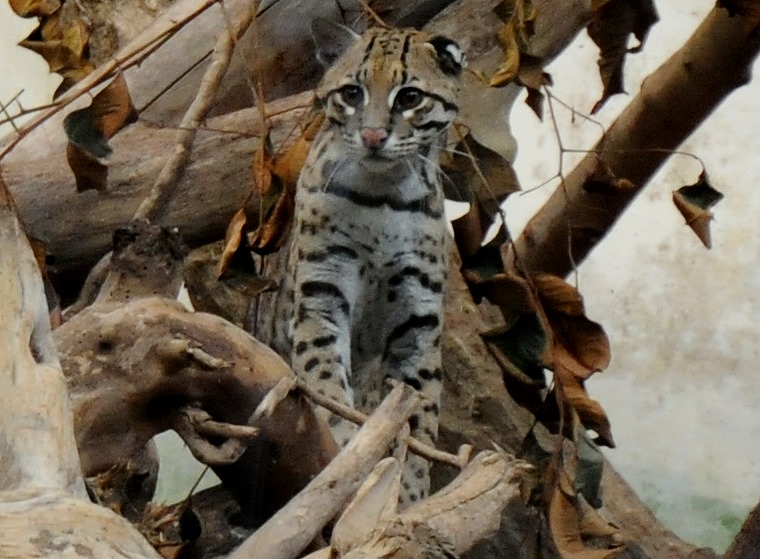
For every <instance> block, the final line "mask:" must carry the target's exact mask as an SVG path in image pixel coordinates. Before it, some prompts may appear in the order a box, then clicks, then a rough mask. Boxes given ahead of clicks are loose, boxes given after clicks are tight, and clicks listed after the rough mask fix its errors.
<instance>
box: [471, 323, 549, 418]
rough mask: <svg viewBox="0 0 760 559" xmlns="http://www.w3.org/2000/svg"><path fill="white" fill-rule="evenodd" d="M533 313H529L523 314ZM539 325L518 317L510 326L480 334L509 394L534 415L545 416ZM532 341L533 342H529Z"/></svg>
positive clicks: (541, 338) (542, 343) (542, 344)
mask: <svg viewBox="0 0 760 559" xmlns="http://www.w3.org/2000/svg"><path fill="white" fill-rule="evenodd" d="M526 316H532V315H526ZM542 334H543V331H542V330H541V329H540V327H538V328H536V323H533V328H531V325H530V323H529V321H528V324H524V323H521V322H520V321H519V320H518V322H516V323H515V324H513V325H512V327H511V328H509V329H507V328H499V329H494V330H491V331H489V332H486V333H484V334H483V341H484V342H485V344H486V347H488V350H489V351H490V352H491V355H492V356H493V357H494V359H495V360H496V362H497V363H498V364H499V366H500V367H501V371H502V380H503V381H504V387H505V388H506V389H507V392H508V393H509V395H510V397H511V398H512V399H513V400H514V401H515V402H516V403H517V404H518V405H519V406H520V407H522V408H524V409H526V410H528V411H529V412H531V413H532V414H534V415H535V416H537V417H540V416H543V415H544V407H545V397H546V395H545V390H546V383H545V381H544V375H543V367H541V366H536V365H535V364H536V363H539V362H540V361H541V359H542V357H543V353H544V350H545V348H546V338H545V336H542ZM531 342H532V343H531Z"/></svg>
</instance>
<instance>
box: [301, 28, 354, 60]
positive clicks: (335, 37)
mask: <svg viewBox="0 0 760 559" xmlns="http://www.w3.org/2000/svg"><path fill="white" fill-rule="evenodd" d="M311 34H312V35H313V36H314V42H315V43H316V45H317V60H319V61H320V62H321V63H322V64H324V65H325V66H331V65H332V64H333V63H334V62H335V61H336V60H337V59H338V58H340V56H341V55H342V54H343V53H344V52H346V50H348V48H349V47H350V46H351V45H353V44H354V43H355V42H356V41H358V40H359V35H357V34H356V33H354V32H353V31H352V30H351V29H349V28H348V27H346V26H345V25H341V24H340V23H338V22H336V21H332V20H330V19H325V18H321V17H318V18H316V19H315V20H314V21H312V22H311Z"/></svg>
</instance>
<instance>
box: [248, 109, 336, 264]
mask: <svg viewBox="0 0 760 559" xmlns="http://www.w3.org/2000/svg"><path fill="white" fill-rule="evenodd" d="M323 121H324V113H322V112H319V113H316V114H315V115H313V116H312V117H311V120H309V122H308V123H307V125H306V126H305V128H304V130H303V132H302V133H301V135H300V136H299V137H298V139H297V140H296V141H295V142H294V143H293V145H291V146H290V147H289V148H288V149H287V150H285V151H284V152H283V153H282V154H281V155H277V154H275V153H274V148H273V146H272V145H271V142H270V141H269V137H268V135H267V138H266V139H265V141H264V142H262V145H261V147H260V148H259V149H258V150H257V151H256V154H255V156H254V163H253V178H254V188H255V189H256V192H258V194H259V196H260V200H261V203H260V210H259V215H260V216H261V218H260V219H261V222H260V224H259V227H258V228H257V229H256V231H254V232H253V234H252V235H251V249H252V250H253V251H254V252H256V253H257V254H262V255H263V254H270V253H272V252H276V251H278V250H279V249H280V248H281V247H282V245H283V243H284V242H285V239H287V236H288V232H289V231H290V225H291V223H292V222H293V213H294V211H295V193H296V184H297V183H298V176H299V175H300V173H301V168H302V167H303V164H304V162H305V161H306V156H307V155H308V153H309V148H310V147H311V142H312V141H313V140H314V137H315V136H316V135H317V132H319V129H320V128H321V126H322V122H323Z"/></svg>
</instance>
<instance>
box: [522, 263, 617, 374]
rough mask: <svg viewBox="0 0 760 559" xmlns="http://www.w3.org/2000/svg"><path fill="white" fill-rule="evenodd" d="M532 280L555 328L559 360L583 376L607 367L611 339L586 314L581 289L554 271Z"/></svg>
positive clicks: (553, 331) (551, 325) (556, 351)
mask: <svg viewBox="0 0 760 559" xmlns="http://www.w3.org/2000/svg"><path fill="white" fill-rule="evenodd" d="M531 280H532V282H533V285H534V286H535V288H536V292H537V295H538V299H539V301H540V302H541V307H542V309H543V312H544V314H545V316H546V320H547V322H548V323H549V326H550V328H551V331H552V337H553V341H554V347H555V351H554V359H555V361H557V362H561V363H562V365H563V366H564V367H565V368H566V369H568V370H570V371H572V373H573V374H574V375H575V376H577V377H578V378H580V379H587V378H588V377H590V376H591V375H592V374H593V373H595V372H597V371H600V370H602V369H605V368H607V367H608V366H609V363H610V344H609V340H608V339H607V335H606V334H605V332H604V329H603V328H602V327H601V325H599V324H598V323H596V322H594V321H592V320H590V319H589V318H587V317H586V315H585V309H584V306H583V297H581V294H580V293H578V290H577V289H576V288H575V287H573V286H572V285H570V284H569V283H567V282H566V281H565V280H563V279H562V278H559V277H557V276H553V275H551V274H535V275H533V276H532V277H531Z"/></svg>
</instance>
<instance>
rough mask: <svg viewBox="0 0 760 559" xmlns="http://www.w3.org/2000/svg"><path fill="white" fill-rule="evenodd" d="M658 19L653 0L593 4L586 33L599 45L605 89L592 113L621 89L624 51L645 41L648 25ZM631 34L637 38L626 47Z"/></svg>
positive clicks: (633, 50)
mask: <svg viewBox="0 0 760 559" xmlns="http://www.w3.org/2000/svg"><path fill="white" fill-rule="evenodd" d="M658 20H659V16H658V15H657V9H656V8H655V6H654V2H653V0H606V1H604V2H596V3H594V4H593V19H592V20H591V23H590V24H589V26H588V34H589V37H591V39H592V40H593V41H594V43H596V45H597V46H598V47H599V50H600V53H599V74H600V76H601V78H602V85H603V87H604V91H603V93H602V97H601V99H599V101H597V102H596V104H595V105H594V107H593V109H591V114H594V113H596V112H597V111H599V109H601V108H602V106H603V105H604V104H605V103H606V102H607V100H608V99H609V98H610V97H612V96H613V95H615V94H616V93H624V92H625V90H624V88H623V65H624V63H625V55H626V54H628V53H629V52H638V51H639V50H641V48H642V47H643V45H644V42H645V41H646V37H647V34H648V33H649V29H650V28H651V27H652V25H654V24H655V23H656V22H657V21H658ZM631 34H633V35H634V36H635V37H636V39H637V40H638V41H639V44H638V45H637V46H636V47H633V48H631V49H629V48H628V38H629V36H630V35H631Z"/></svg>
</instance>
